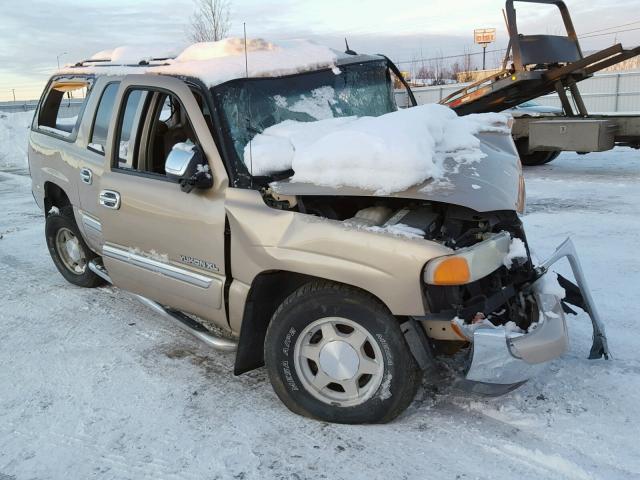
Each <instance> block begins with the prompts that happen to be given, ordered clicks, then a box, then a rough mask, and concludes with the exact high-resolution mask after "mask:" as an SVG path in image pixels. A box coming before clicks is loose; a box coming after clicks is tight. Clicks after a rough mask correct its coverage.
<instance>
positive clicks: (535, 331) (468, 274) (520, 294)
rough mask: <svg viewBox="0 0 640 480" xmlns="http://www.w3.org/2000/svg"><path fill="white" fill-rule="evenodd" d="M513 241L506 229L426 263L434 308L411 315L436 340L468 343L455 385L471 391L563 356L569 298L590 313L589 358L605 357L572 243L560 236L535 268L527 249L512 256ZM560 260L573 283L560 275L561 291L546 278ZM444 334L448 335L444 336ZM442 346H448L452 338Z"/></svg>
mask: <svg viewBox="0 0 640 480" xmlns="http://www.w3.org/2000/svg"><path fill="white" fill-rule="evenodd" d="M519 241H520V242H521V240H515V242H516V243H515V244H516V245H518V242H519ZM521 245H522V246H524V243H521ZM513 246H514V240H512V239H511V236H510V234H508V233H507V232H501V233H499V234H496V235H493V236H492V237H490V238H488V239H486V240H484V241H482V242H480V243H478V244H475V245H473V246H472V247H469V248H465V249H462V250H459V251H457V252H456V253H455V254H453V255H448V256H445V257H441V258H437V259H434V260H432V261H431V262H429V263H428V264H427V267H426V268H425V273H424V277H425V278H424V280H425V283H426V296H427V299H428V302H429V304H430V307H431V308H430V310H431V312H432V313H430V314H428V315H426V316H424V317H422V318H416V320H418V321H420V322H421V323H422V324H423V325H424V327H425V329H426V330H427V331H431V332H433V331H434V330H436V331H438V333H440V336H439V338H440V339H443V340H444V339H445V338H446V339H447V340H451V336H455V337H457V338H458V341H459V342H458V343H459V344H467V342H468V344H470V350H469V355H468V358H467V362H466V366H465V369H464V370H465V371H464V373H463V378H462V379H460V380H459V385H460V386H461V387H463V388H465V389H467V390H469V391H472V392H475V393H481V394H485V395H500V394H503V393H506V392H508V391H511V390H513V389H514V388H517V387H518V386H520V385H522V384H523V383H524V382H526V381H527V380H528V379H529V378H531V377H532V376H533V375H535V373H536V372H537V371H538V370H539V367H540V366H541V365H542V364H544V363H545V362H548V361H550V360H553V359H555V358H557V357H559V356H560V355H562V354H563V353H564V352H565V351H566V350H567V347H568V334H567V326H566V319H565V313H575V312H573V310H572V309H571V307H569V305H567V304H568V303H571V304H572V305H574V306H578V307H580V308H582V309H583V310H584V311H585V312H586V313H588V314H589V316H590V317H591V321H592V324H593V344H592V347H591V351H590V355H589V358H591V359H595V358H601V357H603V356H604V357H605V358H608V357H609V350H608V346H607V339H606V335H605V331H604V325H603V323H602V321H601V319H600V317H599V315H598V312H597V309H596V307H595V304H594V301H593V298H592V297H591V293H590V290H589V288H588V286H587V283H586V279H585V277H584V274H583V272H582V268H581V266H580V262H579V260H578V256H577V253H576V250H575V247H574V246H573V243H572V242H571V240H570V239H567V240H565V241H564V242H563V243H562V244H561V245H560V246H559V247H558V248H557V250H556V251H555V253H554V254H553V255H551V257H549V259H547V260H546V261H544V262H542V263H541V264H540V265H539V266H533V264H532V262H531V259H530V255H529V253H528V249H527V251H526V252H522V253H517V252H516V255H515V258H514V252H513V250H514V248H513ZM516 250H517V249H516ZM564 257H567V259H568V260H569V263H570V265H571V268H572V270H573V274H574V276H575V278H576V282H577V285H575V284H573V283H572V282H570V281H569V280H567V279H566V278H564V277H561V276H558V281H559V284H560V286H561V287H562V288H558V285H557V284H556V282H555V280H554V279H551V278H549V276H548V275H549V268H550V267H551V265H553V264H554V263H556V262H557V261H558V260H560V259H562V258H564ZM562 289H564V290H565V291H566V292H567V295H564V294H563V293H564V292H562ZM447 331H450V333H449V336H448V337H447V334H446V333H442V332H447ZM436 336H438V335H437V334H436ZM435 346H436V348H438V347H439V346H440V347H442V346H443V345H442V341H440V342H439V341H438V340H436V341H435ZM446 346H447V347H448V348H450V347H451V343H450V342H447V343H446ZM465 346H466V345H465Z"/></svg>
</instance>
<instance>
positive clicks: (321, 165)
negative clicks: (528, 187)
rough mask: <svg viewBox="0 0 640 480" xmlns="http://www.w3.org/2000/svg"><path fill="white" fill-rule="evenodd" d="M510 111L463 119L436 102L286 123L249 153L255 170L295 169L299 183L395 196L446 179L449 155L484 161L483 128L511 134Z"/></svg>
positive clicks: (257, 138)
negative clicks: (365, 114)
mask: <svg viewBox="0 0 640 480" xmlns="http://www.w3.org/2000/svg"><path fill="white" fill-rule="evenodd" d="M508 120H509V117H508V116H507V115H504V114H496V113H488V114H478V115H468V116H466V117H458V116H457V115H456V113H455V112H454V111H453V110H451V109H449V108H448V107H445V106H442V105H437V104H432V105H422V106H419V107H414V108H409V109H404V110H398V111H396V112H391V113H388V114H385V115H381V116H379V117H361V118H358V117H341V118H329V119H324V120H318V121H315V122H296V121H293V120H287V121H284V122H282V123H279V124H277V125H274V126H272V127H269V128H267V129H266V130H265V131H264V132H262V133H261V134H258V135H256V136H255V137H254V138H253V140H252V142H251V144H250V145H247V146H246V147H245V150H244V162H245V164H246V165H247V167H248V168H250V169H251V170H252V172H253V174H254V175H269V174H273V173H275V172H281V171H284V170H288V169H290V168H291V169H293V171H294V172H295V173H294V175H293V177H292V178H291V181H292V182H306V183H313V184H316V185H322V186H331V187H339V186H350V187H357V188H362V189H365V190H372V191H375V192H376V194H388V193H393V192H399V191H403V190H406V189H407V188H409V187H411V186H413V185H416V184H419V183H421V182H423V181H425V180H427V179H429V178H433V179H436V180H438V179H442V178H443V176H444V174H445V169H444V160H445V159H446V158H453V159H454V160H455V161H456V162H459V163H472V162H477V161H479V160H481V159H482V158H483V157H484V156H485V154H484V153H483V152H482V151H481V150H480V140H479V139H478V138H477V137H476V136H475V135H476V134H478V133H481V132H499V133H505V134H508V133H509V127H508V125H507V122H508Z"/></svg>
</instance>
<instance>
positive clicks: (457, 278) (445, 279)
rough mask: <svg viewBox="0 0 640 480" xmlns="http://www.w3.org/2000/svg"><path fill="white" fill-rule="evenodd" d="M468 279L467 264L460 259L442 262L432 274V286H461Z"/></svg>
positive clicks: (449, 259)
mask: <svg viewBox="0 0 640 480" xmlns="http://www.w3.org/2000/svg"><path fill="white" fill-rule="evenodd" d="M470 278H471V272H469V264H468V263H467V261H466V260H465V259H464V258H461V257H451V258H447V259H445V260H443V261H442V262H440V264H439V265H438V266H437V267H436V269H435V271H434V272H433V284H434V285H462V284H464V283H467V282H468V281H469V279H470Z"/></svg>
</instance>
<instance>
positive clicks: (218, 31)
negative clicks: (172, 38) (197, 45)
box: [187, 0, 231, 42]
mask: <svg viewBox="0 0 640 480" xmlns="http://www.w3.org/2000/svg"><path fill="white" fill-rule="evenodd" d="M193 2H194V3H195V5H196V11H195V12H194V14H193V15H192V16H191V23H190V24H189V29H188V32H187V34H188V36H189V40H191V41H192V42H216V41H218V40H222V39H223V38H225V37H226V36H227V33H228V32H229V26H230V24H231V22H230V7H231V4H230V2H229V0H193Z"/></svg>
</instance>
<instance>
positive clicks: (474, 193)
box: [270, 132, 522, 212]
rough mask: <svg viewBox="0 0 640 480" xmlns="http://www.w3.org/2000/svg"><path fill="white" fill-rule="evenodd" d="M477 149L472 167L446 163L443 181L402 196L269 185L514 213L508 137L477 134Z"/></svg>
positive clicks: (515, 176)
mask: <svg viewBox="0 0 640 480" xmlns="http://www.w3.org/2000/svg"><path fill="white" fill-rule="evenodd" d="M477 137H478V138H479V139H480V141H481V146H480V149H481V150H482V152H483V153H484V154H485V155H486V157H484V158H483V159H481V160H479V161H477V162H473V163H462V164H460V163H457V162H456V161H454V160H453V159H447V160H446V161H445V167H446V170H447V173H446V175H445V177H444V179H442V180H439V181H434V180H432V179H430V180H427V181H425V182H423V183H421V184H418V185H415V186H413V187H411V188H408V189H407V190H404V191H402V192H395V193H391V194H388V195H375V194H374V192H373V191H367V190H362V189H359V188H353V187H324V186H320V185H314V184H310V183H302V182H291V181H289V180H283V181H278V182H273V183H271V184H270V186H271V188H272V190H273V191H274V192H275V193H277V194H280V195H301V196H308V195H311V196H360V197H362V196H372V197H373V196H378V197H382V198H384V197H391V198H408V199H416V200H426V201H431V202H441V203H449V204H452V205H460V206H462V207H466V208H470V209H472V210H475V211H477V212H490V211H496V210H516V205H517V203H518V188H519V187H518V186H519V180H520V175H521V173H522V168H521V166H520V159H519V158H518V154H517V151H516V149H515V145H514V144H513V140H512V138H511V136H510V135H505V134H500V133H492V132H489V133H479V134H477Z"/></svg>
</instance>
